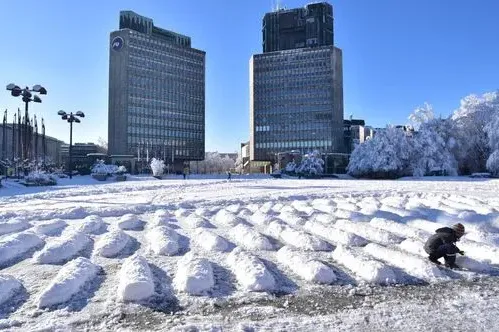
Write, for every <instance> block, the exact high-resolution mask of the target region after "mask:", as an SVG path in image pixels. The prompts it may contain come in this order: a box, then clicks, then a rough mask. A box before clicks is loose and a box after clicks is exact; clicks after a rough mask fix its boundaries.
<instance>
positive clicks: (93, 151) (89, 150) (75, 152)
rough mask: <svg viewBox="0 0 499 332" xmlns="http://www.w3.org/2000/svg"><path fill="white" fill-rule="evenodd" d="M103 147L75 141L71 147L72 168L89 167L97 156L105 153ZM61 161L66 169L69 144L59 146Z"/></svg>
mask: <svg viewBox="0 0 499 332" xmlns="http://www.w3.org/2000/svg"><path fill="white" fill-rule="evenodd" d="M105 152H106V151H105V149H104V148H102V147H101V146H99V145H97V144H95V143H75V144H73V147H72V152H71V156H72V162H73V169H76V170H81V169H82V168H86V169H90V167H91V166H92V165H93V164H94V163H95V161H96V159H97V157H96V156H101V155H104V154H105ZM61 162H62V164H63V165H64V167H65V168H66V169H68V166H69V144H63V145H62V146H61Z"/></svg>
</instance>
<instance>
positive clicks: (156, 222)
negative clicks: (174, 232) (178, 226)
mask: <svg viewBox="0 0 499 332" xmlns="http://www.w3.org/2000/svg"><path fill="white" fill-rule="evenodd" d="M176 221H177V220H176V219H175V217H174V216H173V214H172V213H170V212H168V211H166V210H163V209H161V210H156V212H155V213H154V215H153V217H152V219H151V222H150V223H149V224H148V226H149V227H156V226H167V225H168V224H169V223H171V222H176Z"/></svg>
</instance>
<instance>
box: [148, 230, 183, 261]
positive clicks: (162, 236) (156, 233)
mask: <svg viewBox="0 0 499 332" xmlns="http://www.w3.org/2000/svg"><path fill="white" fill-rule="evenodd" d="M146 238H147V241H148V243H149V249H150V250H151V251H152V252H153V253H155V254H156V255H167V256H171V255H175V254H176V253H178V251H179V250H180V244H179V235H178V233H177V232H175V231H174V230H173V229H171V228H169V227H167V226H157V227H154V228H151V229H150V230H149V231H148V232H147V235H146Z"/></svg>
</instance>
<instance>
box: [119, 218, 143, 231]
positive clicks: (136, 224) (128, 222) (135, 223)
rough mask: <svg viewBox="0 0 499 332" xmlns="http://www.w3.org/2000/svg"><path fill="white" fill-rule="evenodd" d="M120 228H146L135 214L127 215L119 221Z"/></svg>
mask: <svg viewBox="0 0 499 332" xmlns="http://www.w3.org/2000/svg"><path fill="white" fill-rule="evenodd" d="M118 227H119V228H121V229H123V230H131V231H133V230H141V229H142V228H143V227H144V221H142V220H141V219H140V218H139V217H138V216H136V215H134V214H125V215H124V216H122V217H121V218H120V220H119V221H118Z"/></svg>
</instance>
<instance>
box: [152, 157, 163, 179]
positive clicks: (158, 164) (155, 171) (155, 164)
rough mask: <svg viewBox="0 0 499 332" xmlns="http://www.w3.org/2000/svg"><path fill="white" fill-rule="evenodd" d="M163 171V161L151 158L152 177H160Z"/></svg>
mask: <svg viewBox="0 0 499 332" xmlns="http://www.w3.org/2000/svg"><path fill="white" fill-rule="evenodd" d="M164 169H165V162H164V161H163V160H160V159H156V158H152V160H151V170H152V175H154V176H162V175H163V171H164Z"/></svg>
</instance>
